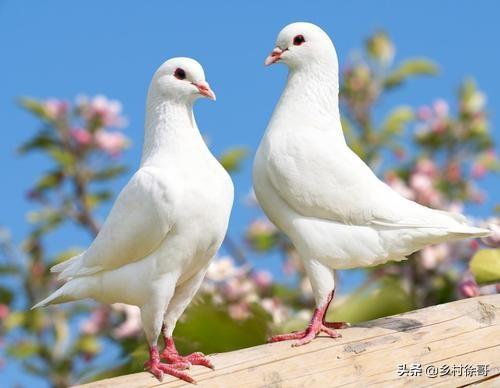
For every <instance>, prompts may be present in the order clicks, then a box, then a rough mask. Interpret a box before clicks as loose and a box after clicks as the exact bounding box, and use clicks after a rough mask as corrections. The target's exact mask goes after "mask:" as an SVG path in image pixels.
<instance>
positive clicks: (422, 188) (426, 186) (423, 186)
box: [410, 173, 434, 193]
mask: <svg viewBox="0 0 500 388" xmlns="http://www.w3.org/2000/svg"><path fill="white" fill-rule="evenodd" d="M410 187H411V188H412V189H414V190H416V191H418V192H420V193H426V192H429V191H431V190H433V189H434V186H433V183H432V179H431V178H429V176H428V175H425V174H421V173H415V174H412V175H411V177H410Z"/></svg>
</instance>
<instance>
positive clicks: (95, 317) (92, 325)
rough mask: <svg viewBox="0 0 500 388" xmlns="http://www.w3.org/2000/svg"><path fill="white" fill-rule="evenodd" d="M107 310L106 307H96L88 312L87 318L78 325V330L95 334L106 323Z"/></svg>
mask: <svg viewBox="0 0 500 388" xmlns="http://www.w3.org/2000/svg"><path fill="white" fill-rule="evenodd" d="M107 317H108V311H107V309H106V308H98V309H97V310H94V311H93V312H92V314H90V317H89V319H87V320H86V321H84V322H83V323H82V325H81V326H80V330H81V331H82V333H84V334H96V333H98V332H99V331H100V330H101V328H102V327H103V326H104V324H105V323H106V319H107Z"/></svg>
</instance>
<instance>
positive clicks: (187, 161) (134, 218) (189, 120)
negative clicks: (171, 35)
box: [34, 58, 233, 345]
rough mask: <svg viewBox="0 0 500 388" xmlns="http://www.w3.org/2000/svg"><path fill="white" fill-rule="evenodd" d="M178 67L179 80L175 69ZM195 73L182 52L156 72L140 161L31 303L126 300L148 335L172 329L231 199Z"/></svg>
mask: <svg viewBox="0 0 500 388" xmlns="http://www.w3.org/2000/svg"><path fill="white" fill-rule="evenodd" d="M176 68H183V69H184V70H185V72H186V75H187V79H186V80H185V81H183V80H179V79H176V78H175V77H174V76H173V74H174V71H175V69H176ZM201 81H204V73H203V69H202V68H201V66H200V65H199V64H198V63H197V62H196V61H194V60H191V59H188V58H174V59H171V60H169V61H167V62H165V63H164V64H163V65H162V66H161V67H160V68H159V69H158V71H157V72H156V73H155V75H154V77H153V80H152V81H151V86H150V89H149V93H148V100H147V105H146V122H145V139H144V147H143V155H142V161H141V166H140V168H139V170H138V171H137V172H136V173H135V174H134V175H133V176H132V178H131V179H130V181H129V182H128V184H127V185H126V186H125V188H124V189H123V190H122V192H121V193H120V194H119V196H118V197H117V199H116V201H115V203H114V206H113V208H112V210H111V212H110V214H109V216H108V218H107V219H106V221H105V222H104V224H103V226H102V228H101V230H100V232H99V234H98V235H97V237H96V239H95V240H94V241H93V243H92V244H91V245H90V247H89V248H88V249H87V250H86V251H85V252H83V253H82V254H80V255H78V256H75V257H74V258H72V259H70V260H68V261H66V262H64V263H60V264H58V265H56V266H54V267H53V268H52V271H53V272H59V273H60V277H61V278H65V279H69V280H68V282H67V283H66V284H65V285H63V286H62V287H61V288H60V289H58V290H57V291H55V292H54V293H53V294H52V295H50V296H49V297H48V298H46V299H45V300H43V301H41V302H40V303H38V304H37V305H35V306H34V307H40V306H45V305H47V304H54V303H62V302H67V301H72V300H76V299H83V298H93V299H96V300H98V301H101V302H104V303H116V302H121V303H126V304H132V305H136V306H139V307H140V309H141V314H142V320H143V326H144V329H145V332H146V336H147V339H148V342H149V344H150V345H154V344H156V340H157V337H158V334H159V330H160V328H161V325H162V323H163V321H164V320H165V323H166V324H168V327H167V328H166V329H167V331H169V332H170V333H171V331H172V330H173V327H175V323H176V321H177V319H178V318H179V316H180V315H181V314H182V312H183V311H184V309H185V308H186V306H187V305H188V303H189V302H190V301H191V299H192V298H193V296H194V294H195V292H196V291H197V290H198V288H199V286H200V283H201V280H202V279H203V277H204V275H205V272H206V268H207V266H208V263H209V262H210V260H211V259H212V258H213V256H214V255H215V253H216V252H217V250H218V249H219V247H220V245H221V244H222V241H223V239H224V236H225V233H226V229H227V224H228V221H229V215H230V211H231V207H232V203H233V185H232V182H231V179H230V177H229V175H228V174H227V172H226V171H225V170H224V168H223V167H222V166H221V165H220V164H219V162H218V161H217V160H216V159H215V158H214V156H213V155H212V154H211V153H210V151H209V150H208V148H207V146H206V144H205V142H204V140H203V138H202V136H201V135H200V132H199V130H198V127H197V125H196V122H195V120H194V116H193V111H192V105H193V103H194V100H195V99H196V98H197V97H198V96H199V94H198V89H197V88H196V87H195V86H193V84H192V83H197V82H201Z"/></svg>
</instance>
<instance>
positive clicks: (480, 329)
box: [81, 295, 500, 388]
mask: <svg viewBox="0 0 500 388" xmlns="http://www.w3.org/2000/svg"><path fill="white" fill-rule="evenodd" d="M342 335H343V337H342V338H340V339H336V340H333V339H331V338H321V337H319V338H317V339H316V340H314V341H313V342H312V343H310V344H308V345H305V346H302V347H299V348H292V347H291V346H290V344H291V342H281V343H276V344H265V345H260V346H256V347H253V348H248V349H241V350H237V351H234V352H228V353H221V354H215V355H212V361H213V363H214V365H215V368H216V370H215V371H211V370H209V369H206V368H203V367H199V366H193V367H192V369H191V375H192V376H193V377H194V378H195V379H196V380H197V382H198V386H200V387H231V388H232V387H269V388H278V387H279V388H282V387H308V388H309V387H368V386H370V387H402V386H411V387H413V386H417V387H424V386H432V387H465V386H478V387H481V388H487V387H500V295H489V296H481V297H477V298H471V299H464V300H459V301H456V302H452V303H447V304H442V305H438V306H432V307H428V308H425V309H422V310H416V311H411V312H408V313H405V314H400V315H395V316H391V317H386V318H381V319H377V320H374V321H370V322H365V323H360V324H357V325H354V326H353V327H351V328H349V329H345V330H342ZM399 364H406V365H407V366H408V367H410V366H411V365H412V364H420V365H421V366H422V375H421V376H406V375H405V376H398V373H397V370H398V365H399ZM478 364H486V365H488V366H489V373H488V376H478V375H477V374H476V373H474V375H472V376H471V375H466V374H465V370H464V371H463V372H464V373H463V375H462V376H458V375H455V376H453V375H451V374H449V375H446V376H437V377H430V376H427V375H426V369H427V370H428V371H429V373H430V372H432V371H435V369H434V368H438V371H439V368H444V366H445V365H448V366H450V367H451V368H453V366H454V365H457V366H459V365H462V366H465V365H471V366H472V367H476V366H477V365H478ZM455 374H458V373H455ZM181 386H182V387H185V386H190V385H189V384H186V383H184V382H182V381H179V380H175V379H174V378H172V377H170V376H166V377H165V379H164V381H163V382H161V383H160V382H159V381H157V380H156V379H155V378H154V377H152V376H151V375H149V374H148V373H145V372H143V373H136V374H132V375H126V376H120V377H116V378H112V379H106V380H101V381H97V382H94V383H91V384H86V385H82V386H81V387H86V388H105V387H118V388H121V387H127V388H136V387H169V388H170V387H172V388H173V387H181Z"/></svg>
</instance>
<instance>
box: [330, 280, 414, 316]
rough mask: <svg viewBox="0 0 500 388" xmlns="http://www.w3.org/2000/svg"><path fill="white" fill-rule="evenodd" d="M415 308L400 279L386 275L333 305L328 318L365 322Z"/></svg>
mask: <svg viewBox="0 0 500 388" xmlns="http://www.w3.org/2000/svg"><path fill="white" fill-rule="evenodd" d="M413 308H414V306H413V304H412V302H411V298H410V295H408V293H407V292H406V291H405V289H404V288H403V287H402V286H401V284H400V282H399V281H398V279H396V278H393V277H389V276H386V277H384V278H382V279H380V280H379V281H378V282H377V283H375V284H374V285H372V286H370V287H368V288H363V287H362V288H360V289H358V290H357V291H355V292H354V293H352V294H350V295H349V296H348V297H347V299H345V300H344V302H343V303H341V304H340V305H339V306H335V305H334V306H333V308H331V309H330V311H331V312H330V313H329V314H328V320H332V321H347V322H352V323H354V322H364V321H369V320H372V319H376V318H380V317H385V316H388V315H394V314H400V313H403V312H406V311H410V310H412V309H413Z"/></svg>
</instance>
